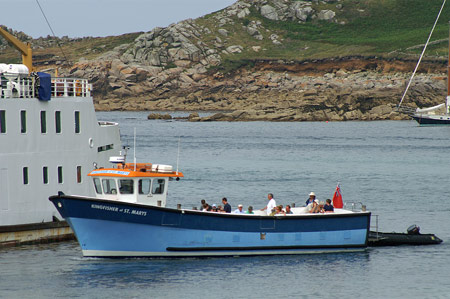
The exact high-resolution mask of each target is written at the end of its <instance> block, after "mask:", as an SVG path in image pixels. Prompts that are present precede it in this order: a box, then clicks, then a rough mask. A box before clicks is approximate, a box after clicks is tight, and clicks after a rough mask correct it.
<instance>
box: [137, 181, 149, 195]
mask: <svg viewBox="0 0 450 299" xmlns="http://www.w3.org/2000/svg"><path fill="white" fill-rule="evenodd" d="M150 185H151V181H150V180H149V179H143V180H139V186H138V187H139V194H149V193H150Z"/></svg>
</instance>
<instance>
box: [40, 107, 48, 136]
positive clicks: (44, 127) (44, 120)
mask: <svg viewBox="0 0 450 299" xmlns="http://www.w3.org/2000/svg"><path fill="white" fill-rule="evenodd" d="M41 133H42V134H45V133H47V112H46V111H41Z"/></svg>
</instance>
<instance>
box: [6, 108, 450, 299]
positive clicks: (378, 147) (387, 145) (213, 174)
mask: <svg viewBox="0 0 450 299" xmlns="http://www.w3.org/2000/svg"><path fill="white" fill-rule="evenodd" d="M147 114H148V113H145V112H102V113H98V118H99V120H107V121H117V122H119V124H120V130H121V136H122V142H123V144H124V145H129V146H131V147H132V148H131V149H130V150H129V151H128V161H129V162H132V161H133V156H135V157H136V160H137V162H152V163H159V164H169V165H173V166H174V169H176V168H177V167H178V169H179V170H180V171H182V172H183V173H184V175H185V178H183V179H182V180H180V181H178V182H177V181H172V182H170V185H169V197H168V206H171V207H175V206H176V205H177V204H181V205H182V207H185V208H192V207H194V206H196V207H199V206H200V200H202V199H205V200H206V201H207V202H208V203H210V204H214V203H215V204H217V205H218V204H221V198H222V197H227V198H228V200H229V202H230V203H231V205H232V207H233V209H235V208H236V207H237V205H238V204H243V205H244V207H245V208H246V207H247V206H249V205H252V206H253V207H254V208H255V209H259V208H263V207H264V206H265V205H266V203H267V193H269V192H270V193H273V194H274V196H275V199H276V200H277V203H278V204H283V205H286V204H292V203H295V204H296V205H297V206H301V205H303V204H304V202H305V201H306V199H307V198H308V194H309V192H311V191H314V192H315V193H316V194H317V197H318V198H319V199H320V200H322V201H324V200H325V199H327V198H331V197H332V196H333V192H334V190H335V188H336V185H337V183H338V182H339V183H340V185H341V191H342V195H343V200H344V202H345V203H346V205H348V206H351V203H355V204H356V205H360V203H362V204H364V205H366V206H367V209H368V210H370V211H371V212H372V213H373V214H374V215H378V221H379V226H378V229H379V230H380V231H383V232H392V231H396V232H405V231H406V229H407V227H408V226H410V225H412V224H416V225H418V226H420V228H421V232H422V233H434V234H436V235H437V236H438V237H440V238H441V239H443V240H444V243H442V244H440V245H432V246H398V247H380V248H369V249H367V250H366V251H365V252H359V253H340V254H315V255H297V256H263V257H230V258H188V259H97V258H83V257H82V254H81V250H80V249H79V247H78V244H77V243H76V242H63V243H56V244H45V245H35V246H22V247H16V248H7V249H1V250H0V261H1V266H0V267H1V270H0V297H1V298H49V297H53V298H66V297H77V298H112V297H114V298H272V297H275V298H308V297H320V298H336V297H339V298H360V297H369V298H404V297H409V298H448V297H449V296H450V283H449V277H450V269H449V264H450V217H449V214H450V198H449V194H448V189H449V185H450V127H418V126H417V124H416V123H415V122H413V121H377V122H195V123H193V122H186V121H180V120H173V121H162V120H147V119H146V116H147ZM176 115H177V116H184V115H185V114H183V113H179V114H176ZM134 130H136V149H135V150H136V151H135V155H134V148H133V144H134V137H133V135H134ZM372 220H373V221H372V222H373V224H374V223H375V218H373V219H372Z"/></svg>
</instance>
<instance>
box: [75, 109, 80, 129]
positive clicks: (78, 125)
mask: <svg viewBox="0 0 450 299" xmlns="http://www.w3.org/2000/svg"><path fill="white" fill-rule="evenodd" d="M75 133H77V134H79V133H80V111H75Z"/></svg>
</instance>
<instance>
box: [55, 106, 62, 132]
mask: <svg viewBox="0 0 450 299" xmlns="http://www.w3.org/2000/svg"><path fill="white" fill-rule="evenodd" d="M55 131H56V133H57V134H59V133H61V111H55Z"/></svg>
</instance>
